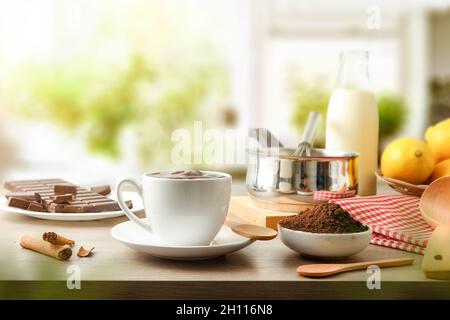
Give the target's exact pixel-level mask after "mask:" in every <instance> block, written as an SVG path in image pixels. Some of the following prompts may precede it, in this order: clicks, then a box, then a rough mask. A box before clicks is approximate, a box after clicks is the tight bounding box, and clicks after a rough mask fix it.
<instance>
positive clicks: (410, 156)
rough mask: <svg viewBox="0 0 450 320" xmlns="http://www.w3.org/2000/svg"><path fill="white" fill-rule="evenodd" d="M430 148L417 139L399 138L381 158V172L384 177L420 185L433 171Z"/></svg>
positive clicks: (387, 148) (433, 164)
mask: <svg viewBox="0 0 450 320" xmlns="http://www.w3.org/2000/svg"><path fill="white" fill-rule="evenodd" d="M434 166H435V160H434V157H433V153H432V152H431V149H430V147H428V146H427V144H426V143H425V142H423V141H421V140H419V139H415V138H401V139H398V140H395V141H393V142H391V143H390V144H389V145H388V146H387V147H386V149H385V150H384V152H383V155H382V156H381V171H382V172H383V175H385V176H386V177H390V178H394V179H399V180H402V181H406V182H409V183H413V184H421V183H423V182H424V181H425V180H427V179H428V177H429V176H430V175H431V173H432V172H433V170H434Z"/></svg>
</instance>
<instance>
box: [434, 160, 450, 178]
mask: <svg viewBox="0 0 450 320" xmlns="http://www.w3.org/2000/svg"><path fill="white" fill-rule="evenodd" d="M446 176H450V159H447V160H444V161H441V162H439V163H438V164H437V165H436V167H435V168H434V171H433V174H432V175H431V178H430V182H432V181H434V180H436V179H439V178H442V177H446Z"/></svg>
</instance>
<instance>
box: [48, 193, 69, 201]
mask: <svg viewBox="0 0 450 320" xmlns="http://www.w3.org/2000/svg"><path fill="white" fill-rule="evenodd" d="M41 198H42V197H41ZM73 198H74V195H73V194H72V193H68V194H55V195H51V196H50V200H52V201H53V202H54V203H69V201H72V200H73Z"/></svg>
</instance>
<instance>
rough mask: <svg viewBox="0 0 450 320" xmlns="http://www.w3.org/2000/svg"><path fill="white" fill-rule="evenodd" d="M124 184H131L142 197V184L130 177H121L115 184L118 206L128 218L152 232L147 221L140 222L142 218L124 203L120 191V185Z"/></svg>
mask: <svg viewBox="0 0 450 320" xmlns="http://www.w3.org/2000/svg"><path fill="white" fill-rule="evenodd" d="M125 184H131V185H132V186H134V187H135V188H136V190H137V192H138V194H139V196H140V197H141V198H142V185H141V184H140V183H139V182H138V181H137V180H135V179H132V178H127V179H122V180H120V181H119V182H118V183H117V186H116V197H117V202H118V203H119V206H120V208H121V209H122V210H123V212H125V214H126V215H127V217H128V219H130V220H131V221H133V222H135V223H136V224H138V225H139V226H141V227H142V228H144V229H145V230H147V231H149V232H151V233H153V230H152V227H151V226H150V225H149V224H148V223H145V222H142V220H141V219H139V218H138V217H137V216H136V215H135V214H134V213H133V212H131V210H130V209H128V207H127V205H126V204H125V201H124V200H123V198H122V191H121V188H122V186H123V185H125Z"/></svg>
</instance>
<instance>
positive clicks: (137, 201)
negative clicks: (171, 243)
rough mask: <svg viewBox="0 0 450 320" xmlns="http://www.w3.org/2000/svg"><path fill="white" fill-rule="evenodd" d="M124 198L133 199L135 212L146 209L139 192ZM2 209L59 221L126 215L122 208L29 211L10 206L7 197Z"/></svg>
mask: <svg viewBox="0 0 450 320" xmlns="http://www.w3.org/2000/svg"><path fill="white" fill-rule="evenodd" d="M123 194H124V199H125V200H131V201H133V209H131V211H133V212H134V213H136V212H139V211H141V210H143V209H144V204H143V203H142V199H141V197H139V195H138V194H137V192H124V193H123ZM110 198H111V199H114V200H115V196H111V197H110ZM0 210H1V211H4V212H8V213H14V214H21V215H24V216H29V217H33V218H38V219H45V220H58V221H88V220H101V219H109V218H115V217H120V216H123V215H124V212H123V211H122V210H120V211H107V212H92V213H56V212H55V213H52V212H36V211H29V210H24V209H20V208H14V207H9V206H8V204H7V200H6V198H5V197H2V198H1V199H0Z"/></svg>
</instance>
